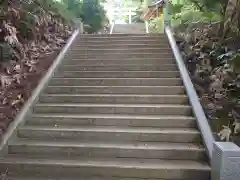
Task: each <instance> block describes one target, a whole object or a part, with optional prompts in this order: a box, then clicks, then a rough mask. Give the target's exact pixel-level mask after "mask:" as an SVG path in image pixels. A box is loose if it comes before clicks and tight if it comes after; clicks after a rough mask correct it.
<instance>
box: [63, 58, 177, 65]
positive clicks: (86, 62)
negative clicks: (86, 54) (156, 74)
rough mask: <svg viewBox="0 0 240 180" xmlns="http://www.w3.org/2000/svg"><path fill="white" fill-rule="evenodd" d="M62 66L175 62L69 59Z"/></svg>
mask: <svg viewBox="0 0 240 180" xmlns="http://www.w3.org/2000/svg"><path fill="white" fill-rule="evenodd" d="M63 64H64V65H82V66H86V65H88V66H89V65H94V66H96V65H105V66H109V65H110V66H113V65H115V66H118V65H130V66H133V65H135V66H140V65H143V66H144V65H148V66H150V65H152V66H154V65H155V66H159V65H163V64H166V65H169V64H175V60H174V59H173V58H166V59H152V60H151V59H143V60H129V59H114V60H113V59H97V58H95V59H84V58H83V59H79V58H74V59H73V58H71V59H70V57H69V59H67V60H66V59H65V60H64V61H63Z"/></svg>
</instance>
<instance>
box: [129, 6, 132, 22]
mask: <svg viewBox="0 0 240 180" xmlns="http://www.w3.org/2000/svg"><path fill="white" fill-rule="evenodd" d="M128 13H129V14H128V18H129V19H128V22H129V24H132V11H131V9H129V11H128Z"/></svg>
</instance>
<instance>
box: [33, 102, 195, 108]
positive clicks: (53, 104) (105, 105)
mask: <svg viewBox="0 0 240 180" xmlns="http://www.w3.org/2000/svg"><path fill="white" fill-rule="evenodd" d="M35 106H36V107H37V106H38V107H41V106H43V107H45V106H52V107H64V106H67V107H116V108H117V107H125V108H127V107H129V108H131V107H139V108H141V107H146V108H151V107H152V108H161V107H169V108H178V107H186V108H190V107H191V106H189V105H182V104H177V105H176V104H97V103H96V104H95V103H72V104H68V103H64V104H63V103H38V104H36V105H35Z"/></svg>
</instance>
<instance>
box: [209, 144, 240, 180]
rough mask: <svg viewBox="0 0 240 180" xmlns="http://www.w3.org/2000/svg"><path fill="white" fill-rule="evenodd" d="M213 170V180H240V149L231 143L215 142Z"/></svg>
mask: <svg viewBox="0 0 240 180" xmlns="http://www.w3.org/2000/svg"><path fill="white" fill-rule="evenodd" d="M211 169H212V172H211V180H240V147H238V146H237V145H236V144H234V143H231V142H215V143H214V145H213V154H212V163H211Z"/></svg>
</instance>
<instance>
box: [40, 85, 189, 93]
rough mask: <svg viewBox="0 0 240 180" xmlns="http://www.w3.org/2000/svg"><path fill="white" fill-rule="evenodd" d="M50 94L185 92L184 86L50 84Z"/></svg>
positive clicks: (46, 90)
mask: <svg viewBox="0 0 240 180" xmlns="http://www.w3.org/2000/svg"><path fill="white" fill-rule="evenodd" d="M44 92H45V93H49V94H56V93H57V94H89V93H92V94H160V95H180V94H185V93H186V91H185V87H184V86H96V85H95V86H48V87H47V88H46V89H45V90H44Z"/></svg>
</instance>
